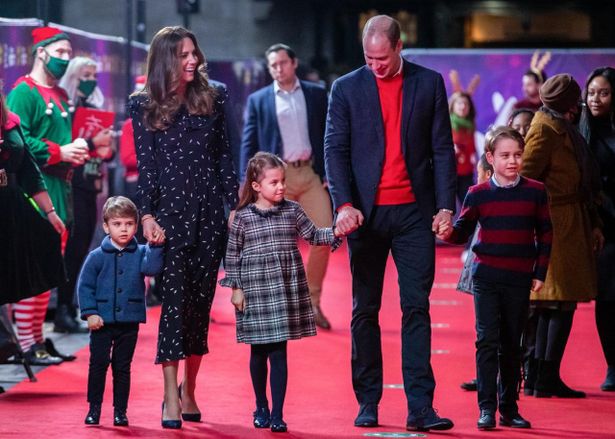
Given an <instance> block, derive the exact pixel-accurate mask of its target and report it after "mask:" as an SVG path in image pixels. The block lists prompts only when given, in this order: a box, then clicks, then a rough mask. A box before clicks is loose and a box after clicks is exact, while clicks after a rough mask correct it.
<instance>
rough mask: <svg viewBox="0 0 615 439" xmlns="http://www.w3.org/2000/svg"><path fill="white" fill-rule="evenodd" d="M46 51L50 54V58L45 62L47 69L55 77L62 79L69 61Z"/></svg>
mask: <svg viewBox="0 0 615 439" xmlns="http://www.w3.org/2000/svg"><path fill="white" fill-rule="evenodd" d="M45 53H47V55H48V56H49V59H48V60H47V63H46V64H45V69H46V70H47V72H49V74H50V75H51V76H53V77H54V78H55V79H60V78H61V77H62V76H63V75H64V72H66V68H67V67H68V62H69V61H68V60H67V59H62V58H56V57H55V56H51V55H49V52H47V51H46V52H45Z"/></svg>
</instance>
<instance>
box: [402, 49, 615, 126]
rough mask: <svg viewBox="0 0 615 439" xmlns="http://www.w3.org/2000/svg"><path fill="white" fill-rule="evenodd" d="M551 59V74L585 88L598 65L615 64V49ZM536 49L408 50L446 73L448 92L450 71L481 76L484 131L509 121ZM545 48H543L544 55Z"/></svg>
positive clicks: (465, 78)
mask: <svg viewBox="0 0 615 439" xmlns="http://www.w3.org/2000/svg"><path fill="white" fill-rule="evenodd" d="M550 52H551V60H550V61H549V63H548V64H547V66H546V67H545V69H544V70H545V71H546V73H547V76H553V75H555V74H557V73H570V74H571V75H573V76H574V78H575V79H576V80H577V81H578V82H579V85H581V87H583V85H584V84H585V80H586V78H587V76H588V74H589V73H590V72H591V71H592V70H593V69H594V68H596V67H601V66H614V65H615V49H580V50H576V49H575V50H550ZM533 53H534V50H523V49H515V50H506V49H494V50H468V49H456V50H437V49H432V50H419V49H410V50H404V52H403V56H404V58H406V59H408V60H409V61H412V62H415V63H417V64H420V65H423V66H425V67H429V68H431V69H434V70H436V71H438V72H440V73H441V74H442V76H443V77H444V81H445V83H446V88H447V91H448V94H449V96H450V94H451V93H452V86H451V82H450V79H449V77H448V74H449V72H450V70H451V69H455V70H457V71H458V72H459V77H460V79H461V83H462V85H463V86H464V87H466V86H467V85H468V83H469V82H470V80H471V79H472V76H474V75H475V74H479V75H480V83H479V85H478V88H477V89H476V92H475V93H474V104H475V106H476V112H477V120H476V122H477V128H478V130H479V131H482V132H484V131H485V130H486V129H487V127H488V126H489V125H490V124H493V123H498V124H502V123H506V118H507V116H508V114H509V113H510V108H511V107H512V105H513V104H514V103H515V102H516V100H517V99H522V98H523V93H522V91H521V78H522V76H523V73H525V71H526V70H528V69H529V67H530V60H531V58H532V54H533ZM542 53H544V50H543V49H541V54H542Z"/></svg>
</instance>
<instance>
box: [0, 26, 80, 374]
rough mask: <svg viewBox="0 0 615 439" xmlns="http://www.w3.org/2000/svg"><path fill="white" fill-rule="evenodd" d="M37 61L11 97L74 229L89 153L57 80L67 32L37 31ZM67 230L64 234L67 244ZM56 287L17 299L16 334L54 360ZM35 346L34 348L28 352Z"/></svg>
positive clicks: (52, 193)
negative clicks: (77, 188) (51, 327)
mask: <svg viewBox="0 0 615 439" xmlns="http://www.w3.org/2000/svg"><path fill="white" fill-rule="evenodd" d="M32 38H33V45H32V55H33V57H34V61H33V64H32V70H31V71H30V73H29V74H28V75H25V76H23V77H21V78H19V79H18V80H17V81H16V83H15V86H14V88H13V90H11V92H10V93H9V95H8V96H7V99H6V102H7V105H8V107H9V109H10V110H11V111H13V112H14V113H16V114H17V115H18V116H19V118H20V121H21V129H22V132H23V135H24V139H25V142H26V145H27V147H28V149H29V151H30V153H31V154H32V156H33V157H34V159H35V161H36V163H37V164H38V166H39V168H40V169H41V171H42V173H43V179H44V181H45V186H46V187H47V191H48V193H49V197H50V198H51V201H52V203H53V207H54V209H55V211H56V213H57V214H58V216H59V217H60V219H61V220H62V222H63V223H64V224H65V225H66V227H67V228H68V229H69V230H70V228H71V227H72V223H73V218H74V217H73V205H72V199H71V179H72V173H73V167H74V166H79V165H82V164H83V163H84V162H85V161H86V159H87V158H88V156H89V151H88V147H87V143H86V142H85V141H84V140H83V139H75V140H74V141H73V139H72V122H71V118H72V111H73V110H74V108H73V105H72V104H71V103H70V102H69V98H68V96H67V94H66V92H65V91H64V90H63V89H62V88H60V87H59V86H58V82H59V80H60V79H61V78H62V76H63V75H64V73H65V72H66V68H67V67H68V63H69V61H70V58H71V56H72V47H71V44H70V41H69V39H68V35H66V34H65V33H64V32H62V31H60V30H59V29H56V28H53V27H39V28H36V29H34V30H33V31H32ZM67 237H68V234H67V233H66V232H65V233H64V234H63V235H62V249H63V250H64V246H65V245H66V239H67ZM50 295H51V292H50V291H46V292H44V293H42V294H39V295H38V296H35V297H31V298H28V299H25V300H22V301H20V302H18V303H16V304H15V305H14V307H13V309H14V311H15V323H16V325H17V336H18V338H19V341H20V344H21V347H22V349H23V350H24V352H26V354H27V355H30V357H33V358H36V361H37V362H46V361H51V360H50V354H55V355H53V357H54V358H55V359H54V360H53V361H54V362H57V361H58V360H61V359H62V357H63V358H65V359H67V360H68V359H74V357H72V356H70V357H69V356H62V355H61V354H60V353H59V352H58V351H57V350H56V349H55V346H53V343H52V342H51V340H50V339H47V340H45V339H44V337H43V322H44V320H45V314H46V312H47V306H48V304H49V298H50ZM29 351H30V352H29Z"/></svg>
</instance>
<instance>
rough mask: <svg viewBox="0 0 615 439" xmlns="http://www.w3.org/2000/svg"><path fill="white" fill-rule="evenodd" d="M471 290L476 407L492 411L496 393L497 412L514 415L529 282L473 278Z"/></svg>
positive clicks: (528, 299) (494, 406)
mask: <svg viewBox="0 0 615 439" xmlns="http://www.w3.org/2000/svg"><path fill="white" fill-rule="evenodd" d="M473 293H474V309H475V311H476V369H477V375H476V376H477V381H478V383H477V384H478V406H479V408H480V409H481V410H491V411H495V410H496V409H497V408H498V396H499V401H500V406H499V409H500V413H504V414H508V415H514V414H516V413H517V412H518V407H517V397H518V385H519V380H520V375H521V333H522V332H523V328H524V326H525V322H526V320H527V313H528V309H529V301H530V285H527V286H526V287H519V286H513V285H506V284H501V283H497V282H491V281H485V280H481V279H477V278H474V286H473ZM498 365H499V372H500V384H499V389H498V384H497V381H498V380H497V378H498ZM498 390H499V392H498ZM498 393H499V395H498Z"/></svg>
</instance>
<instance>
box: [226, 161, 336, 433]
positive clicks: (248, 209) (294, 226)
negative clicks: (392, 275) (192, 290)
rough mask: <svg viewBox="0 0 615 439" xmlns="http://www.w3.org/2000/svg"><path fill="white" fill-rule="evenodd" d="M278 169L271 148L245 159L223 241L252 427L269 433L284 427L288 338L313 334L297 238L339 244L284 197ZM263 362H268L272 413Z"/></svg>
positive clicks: (281, 168) (281, 171) (281, 164)
mask: <svg viewBox="0 0 615 439" xmlns="http://www.w3.org/2000/svg"><path fill="white" fill-rule="evenodd" d="M284 168H285V165H284V162H282V160H280V158H278V157H277V156H275V155H273V154H270V153H264V152H259V153H257V154H256V155H255V156H254V157H253V158H252V159H250V161H249V162H248V166H247V170H246V182H245V184H244V186H243V189H242V193H241V198H240V201H239V205H238V206H237V213H236V215H235V219H234V221H233V225H232V227H231V232H230V237H229V241H228V249H227V253H226V263H225V270H226V277H225V278H224V279H222V280H221V281H220V285H222V286H226V287H229V288H232V289H233V294H232V298H231V302H232V303H233V305H235V308H236V309H237V311H236V316H237V341H238V342H240V343H247V344H250V345H252V349H251V355H250V375H251V377H252V384H253V386H254V393H255V396H256V411H255V412H254V426H255V427H256V428H267V427H269V426H271V431H273V432H284V431H286V430H287V426H286V423H285V422H284V420H283V418H282V408H283V405H284V396H285V394H286V382H287V366H286V341H287V340H294V339H299V338H302V337H309V336H313V335H316V327H315V325H314V316H313V314H312V307H311V304H310V295H309V290H308V285H307V280H306V277H305V271H304V268H303V262H302V260H301V254H300V253H299V249H298V248H297V235H300V236H301V237H302V238H304V239H305V240H307V241H308V242H309V243H310V244H312V245H331V246H332V247H333V249H336V248H337V247H338V246H339V245H340V243H341V240H340V239H339V238H336V236H337V233H335V234H334V230H333V229H332V228H322V229H317V228H316V227H315V226H314V224H312V221H310V219H309V218H308V217H307V216H306V214H305V212H304V211H303V209H302V208H301V206H300V205H299V204H298V203H295V202H293V201H288V200H286V199H284V192H285V189H286V184H285V179H284V173H285V169H284ZM267 359H269V363H270V364H271V397H272V403H273V406H272V410H271V413H270V412H269V403H268V401H267V393H266V385H267Z"/></svg>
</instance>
